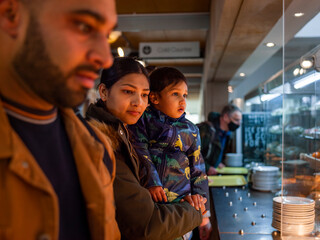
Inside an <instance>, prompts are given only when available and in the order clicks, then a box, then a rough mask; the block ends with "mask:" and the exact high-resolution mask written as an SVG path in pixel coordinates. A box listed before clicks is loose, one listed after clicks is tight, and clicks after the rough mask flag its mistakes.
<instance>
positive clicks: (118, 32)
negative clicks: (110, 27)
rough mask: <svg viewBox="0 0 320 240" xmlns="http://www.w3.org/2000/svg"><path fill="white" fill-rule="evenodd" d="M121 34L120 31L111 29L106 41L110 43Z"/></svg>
mask: <svg viewBox="0 0 320 240" xmlns="http://www.w3.org/2000/svg"><path fill="white" fill-rule="evenodd" d="M121 35H122V32H121V31H112V32H111V33H110V34H109V36H108V42H109V43H110V44H112V43H114V42H116V41H117V40H118V38H119V37H120V36H121Z"/></svg>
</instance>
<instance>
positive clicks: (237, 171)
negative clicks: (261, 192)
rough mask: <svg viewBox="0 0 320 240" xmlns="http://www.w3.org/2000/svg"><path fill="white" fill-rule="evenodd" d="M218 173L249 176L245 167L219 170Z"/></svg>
mask: <svg viewBox="0 0 320 240" xmlns="http://www.w3.org/2000/svg"><path fill="white" fill-rule="evenodd" d="M216 171H217V172H218V173H220V174H248V169H246V168H244V167H224V168H217V169H216Z"/></svg>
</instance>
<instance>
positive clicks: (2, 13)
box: [0, 0, 21, 38]
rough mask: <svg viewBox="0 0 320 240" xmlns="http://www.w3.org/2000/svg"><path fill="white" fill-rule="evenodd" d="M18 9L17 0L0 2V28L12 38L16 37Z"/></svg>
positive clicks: (18, 19) (1, 0) (18, 18)
mask: <svg viewBox="0 0 320 240" xmlns="http://www.w3.org/2000/svg"><path fill="white" fill-rule="evenodd" d="M19 7H21V5H20V3H19V2H18V1H17V0H0V28H1V29H2V30H3V31H4V32H6V33H7V34H9V35H10V36H11V37H13V38H15V37H16V36H17V35H18V27H19V21H20V12H19Z"/></svg>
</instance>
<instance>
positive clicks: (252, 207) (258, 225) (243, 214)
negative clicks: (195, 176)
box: [210, 186, 276, 240]
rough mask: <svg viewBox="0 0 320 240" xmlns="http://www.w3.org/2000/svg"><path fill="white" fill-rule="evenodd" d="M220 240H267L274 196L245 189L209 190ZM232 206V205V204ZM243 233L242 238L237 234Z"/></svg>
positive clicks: (269, 237)
mask: <svg viewBox="0 0 320 240" xmlns="http://www.w3.org/2000/svg"><path fill="white" fill-rule="evenodd" d="M210 191H211V194H212V198H213V204H214V208H215V214H216V218H217V224H218V229H219V235H220V239H221V240H229V239H230V240H231V239H232V240H236V239H246V240H250V239H254V240H259V239H263V240H269V239H273V238H272V232H274V231H276V229H274V228H273V227H272V226H271V222H272V199H273V197H274V193H271V192H259V191H255V190H251V189H249V188H248V187H247V186H245V187H226V188H221V187H220V188H210ZM231 203H232V204H231ZM241 230H243V235H241V234H239V232H240V231H241Z"/></svg>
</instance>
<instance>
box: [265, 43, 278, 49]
mask: <svg viewBox="0 0 320 240" xmlns="http://www.w3.org/2000/svg"><path fill="white" fill-rule="evenodd" d="M275 45H276V44H275V43H273V42H268V43H266V46H267V47H270V48H271V47H274V46H275Z"/></svg>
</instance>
